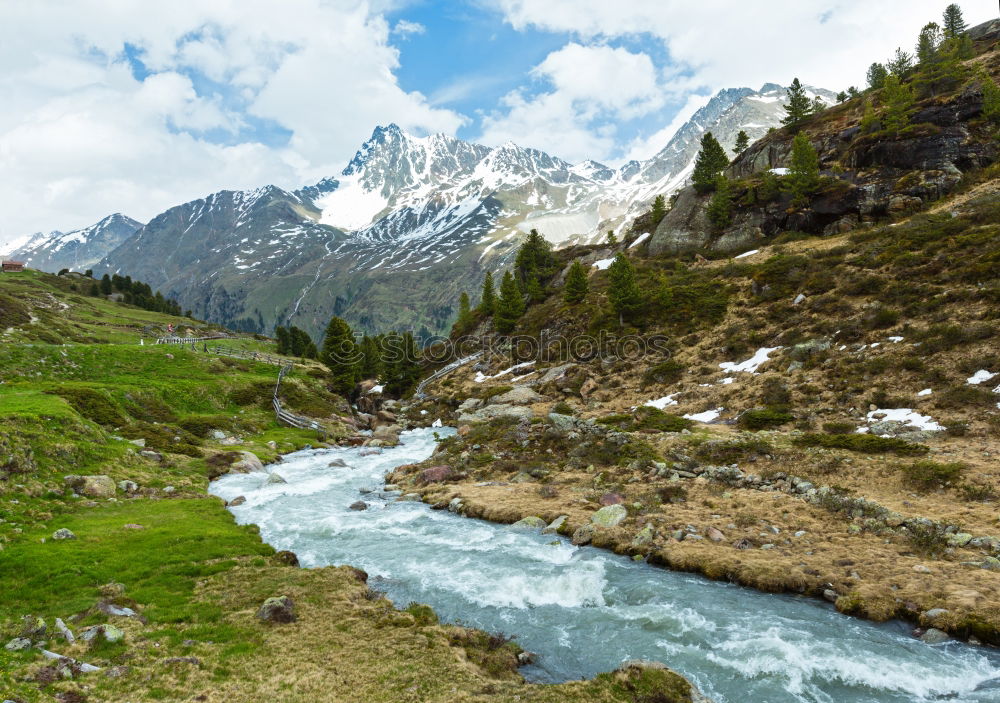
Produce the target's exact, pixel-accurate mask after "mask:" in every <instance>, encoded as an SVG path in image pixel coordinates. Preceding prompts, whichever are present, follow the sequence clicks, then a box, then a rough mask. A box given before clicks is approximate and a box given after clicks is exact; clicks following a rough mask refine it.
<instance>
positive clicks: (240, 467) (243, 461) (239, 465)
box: [229, 451, 264, 474]
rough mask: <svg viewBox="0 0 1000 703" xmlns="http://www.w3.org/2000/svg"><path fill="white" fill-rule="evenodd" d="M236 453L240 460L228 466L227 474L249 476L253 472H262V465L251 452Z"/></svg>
mask: <svg viewBox="0 0 1000 703" xmlns="http://www.w3.org/2000/svg"><path fill="white" fill-rule="evenodd" d="M238 453H239V455H240V458H239V459H238V460H237V461H235V462H233V463H232V464H230V465H229V473H232V474H249V473H253V472H254V471H263V470H264V463H263V462H262V461H261V460H260V457H258V456H257V455H256V454H254V453H253V452H247V451H241V452H238Z"/></svg>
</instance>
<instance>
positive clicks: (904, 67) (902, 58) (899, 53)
mask: <svg viewBox="0 0 1000 703" xmlns="http://www.w3.org/2000/svg"><path fill="white" fill-rule="evenodd" d="M885 67H886V70H888V71H889V73H890V74H891V75H893V76H896V77H898V78H903V77H904V76H906V74H907V73H909V72H910V69H911V68H913V56H912V55H910V54H909V53H908V52H906V51H903V49H902V48H901V47H897V48H896V53H895V54H893V57H892V58H891V59H890V60H889V62H888V63H887V64H886V66H885Z"/></svg>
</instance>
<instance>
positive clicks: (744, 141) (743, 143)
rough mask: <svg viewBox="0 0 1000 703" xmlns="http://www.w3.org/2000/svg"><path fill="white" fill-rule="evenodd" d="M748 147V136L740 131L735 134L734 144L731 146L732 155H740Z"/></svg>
mask: <svg viewBox="0 0 1000 703" xmlns="http://www.w3.org/2000/svg"><path fill="white" fill-rule="evenodd" d="M748 146H750V135H749V134H747V133H746V132H744V131H743V130H742V129H741V130H740V131H739V132H737V133H736V144H735V145H734V146H733V153H734V154H737V155H739V154H742V153H743V152H744V151H746V150H747V147H748Z"/></svg>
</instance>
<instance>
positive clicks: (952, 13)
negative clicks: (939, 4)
mask: <svg viewBox="0 0 1000 703" xmlns="http://www.w3.org/2000/svg"><path fill="white" fill-rule="evenodd" d="M943 24H944V35H945V36H946V37H948V38H949V39H954V38H956V37H960V36H961V35H963V34H965V30H966V29H967V28H968V25H967V24H965V18H964V17H962V8H961V7H959V6H958V5H956V4H955V3H952V4H950V5H948V7H946V8H944V17H943Z"/></svg>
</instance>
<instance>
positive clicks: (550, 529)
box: [542, 515, 569, 535]
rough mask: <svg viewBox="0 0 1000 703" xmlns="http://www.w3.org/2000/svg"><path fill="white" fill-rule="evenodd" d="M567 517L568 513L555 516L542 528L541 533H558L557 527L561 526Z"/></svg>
mask: <svg viewBox="0 0 1000 703" xmlns="http://www.w3.org/2000/svg"><path fill="white" fill-rule="evenodd" d="M567 517H569V516H568V515H560V516H559V517H557V518H556V519H555V520H553V521H552V522H550V523H549V524H548V525H546V526H545V527H544V528H543V529H542V534H543V535H554V534H558V533H559V529H560V528H561V527H562V526H563V523H565V522H566V518H567Z"/></svg>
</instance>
